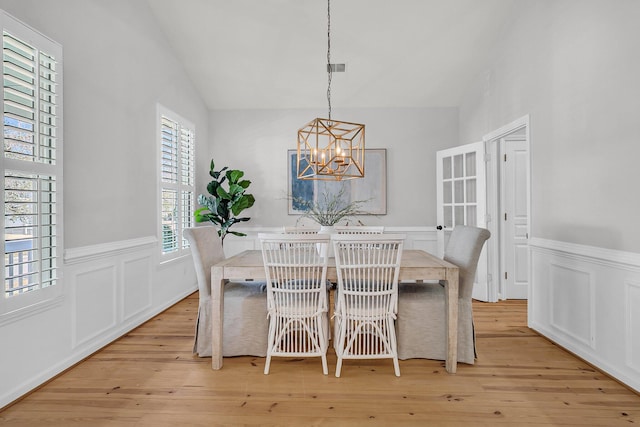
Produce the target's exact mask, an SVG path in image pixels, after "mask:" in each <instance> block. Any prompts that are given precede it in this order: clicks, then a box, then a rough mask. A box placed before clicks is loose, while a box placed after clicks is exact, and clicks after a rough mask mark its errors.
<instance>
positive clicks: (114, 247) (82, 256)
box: [0, 237, 198, 408]
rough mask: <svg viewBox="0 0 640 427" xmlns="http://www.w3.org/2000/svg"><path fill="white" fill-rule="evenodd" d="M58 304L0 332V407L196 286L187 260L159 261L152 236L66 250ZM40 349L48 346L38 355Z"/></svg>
mask: <svg viewBox="0 0 640 427" xmlns="http://www.w3.org/2000/svg"><path fill="white" fill-rule="evenodd" d="M62 282H63V283H62V284H61V285H60V286H63V287H64V288H63V296H62V298H61V301H62V302H61V303H60V304H58V305H56V306H54V307H53V308H50V309H47V310H42V311H40V312H38V313H35V314H33V315H31V316H28V317H27V318H25V319H21V321H20V322H12V323H9V324H6V325H2V326H1V327H0V340H1V341H0V342H2V351H3V357H5V356H6V359H5V360H19V361H20V364H18V365H14V366H13V367H12V368H11V369H10V370H7V371H6V372H5V371H3V372H2V375H1V376H0V377H1V378H2V380H0V384H1V386H0V408H2V407H3V406H5V405H7V404H9V403H11V402H12V401H14V400H16V399H17V398H19V397H20V396H22V395H24V394H25V393H28V392H29V391H30V390H32V389H34V388H35V387H37V386H39V385H40V384H42V383H44V382H46V381H47V380H49V379H50V378H52V377H54V376H55V375H57V374H59V373H60V372H62V371H64V370H65V369H67V368H69V367H70V366H73V365H74V364H75V363H77V362H79V361H81V360H82V359H84V358H85V357H87V356H89V355H90V354H92V353H94V352H95V351H97V350H99V349H100V348H102V347H104V346H105V345H107V344H109V343H110V342H112V341H114V340H116V339H117V338H119V337H121V336H122V335H124V334H126V333H127V332H129V331H130V330H132V329H133V328H135V327H136V326H139V325H140V324H142V323H144V322H145V321H147V320H149V319H150V318H152V317H153V316H155V315H156V314H158V313H160V312H162V311H163V310H165V309H166V308H168V307H170V306H171V305H173V304H175V303H176V302H178V301H180V300H181V299H183V298H184V297H186V296H187V295H189V294H191V293H192V292H194V291H196V290H197V289H198V286H197V281H196V276H195V271H194V268H193V262H192V260H191V257H190V256H185V257H182V258H180V259H176V260H173V261H170V262H166V263H160V262H159V248H158V242H157V239H156V238H155V237H146V238H140V239H132V240H126V241H120V242H113V243H108V244H101V245H94V246H86V247H80V248H71V249H68V250H66V251H65V267H64V280H63V281H62ZM43 349H46V350H45V351H43Z"/></svg>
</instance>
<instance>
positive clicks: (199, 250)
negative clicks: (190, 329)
mask: <svg viewBox="0 0 640 427" xmlns="http://www.w3.org/2000/svg"><path fill="white" fill-rule="evenodd" d="M184 236H185V237H186V238H187V240H188V241H189V245H190V246H191V254H192V257H193V263H194V265H195V268H196V276H197V278H198V290H199V291H200V302H199V305H198V319H197V320H196V331H195V342H194V345H193V352H194V353H195V354H198V356H200V357H211V266H213V265H214V264H217V263H218V262H220V261H223V260H224V259H225V257H224V252H223V250H222V242H221V240H220V237H219V236H218V231H217V230H216V228H215V227H212V226H203V227H193V228H186V229H185V230H184ZM223 334H224V336H223V342H222V355H223V356H224V357H229V356H261V357H263V356H266V355H267V337H268V334H269V321H268V319H267V292H266V284H265V283H264V282H252V281H248V282H228V283H227V284H226V285H225V288H224V332H223Z"/></svg>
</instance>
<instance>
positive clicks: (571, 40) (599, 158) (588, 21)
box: [460, 0, 640, 253]
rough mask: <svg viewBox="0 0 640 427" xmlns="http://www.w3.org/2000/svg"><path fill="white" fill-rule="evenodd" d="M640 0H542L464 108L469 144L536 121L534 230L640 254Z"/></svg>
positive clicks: (523, 15)
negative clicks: (639, 221)
mask: <svg viewBox="0 0 640 427" xmlns="http://www.w3.org/2000/svg"><path fill="white" fill-rule="evenodd" d="M639 22H640V2H638V1H635V0H616V1H604V0H580V1H576V0H537V1H531V2H521V3H520V8H519V13H518V15H517V16H516V18H515V19H514V20H513V22H512V23H511V26H510V27H509V28H507V29H506V31H505V35H504V37H503V38H502V41H501V42H500V43H499V44H497V45H496V46H495V51H494V55H493V61H492V63H491V65H490V66H489V67H488V68H487V69H486V70H485V72H484V73H483V74H482V75H480V76H478V79H477V80H476V82H475V83H474V85H473V86H472V87H471V88H469V90H468V92H467V96H466V97H465V99H464V100H463V102H462V103H461V106H460V140H461V141H460V142H461V143H467V142H473V141H477V140H478V139H479V138H480V137H482V135H484V134H486V133H488V132H490V131H492V130H494V129H497V128H499V127H501V126H503V125H505V124H507V123H509V122H511V121H513V120H515V119H517V118H519V117H521V116H523V115H525V114H530V119H531V154H532V177H533V179H532V199H533V200H532V235H533V236H534V237H539V238H545V239H552V240H559V241H565V242H570V243H577V244H585V245H591V246H598V247H603V248H609V249H618V250H623V251H630V252H636V253H637V252H640V227H639V226H638V224H637V219H638V212H639V211H640V198H639V197H638V190H637V185H638V159H639V158H640V143H639V142H638V135H640V118H639V113H640V79H639V78H638V76H640V55H638V52H640V25H638V23H639Z"/></svg>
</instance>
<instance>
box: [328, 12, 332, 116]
mask: <svg viewBox="0 0 640 427" xmlns="http://www.w3.org/2000/svg"><path fill="white" fill-rule="evenodd" d="M332 71H333V70H332V69H331V0H327V80H328V84H327V102H328V104H329V120H331V76H332Z"/></svg>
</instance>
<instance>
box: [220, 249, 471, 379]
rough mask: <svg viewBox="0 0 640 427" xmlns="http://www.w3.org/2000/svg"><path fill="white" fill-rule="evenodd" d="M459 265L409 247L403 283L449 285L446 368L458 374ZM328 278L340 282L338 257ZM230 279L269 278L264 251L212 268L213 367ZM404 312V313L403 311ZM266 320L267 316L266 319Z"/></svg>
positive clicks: (402, 269)
mask: <svg viewBox="0 0 640 427" xmlns="http://www.w3.org/2000/svg"><path fill="white" fill-rule="evenodd" d="M458 275H459V271H458V267H457V266H456V265H454V264H451V263H450V262H447V261H445V260H443V259H441V258H438V257H437V256H435V255H432V254H430V253H428V252H426V251H423V250H416V249H408V250H404V251H403V253H402V260H401V263H400V273H399V282H405V281H416V282H418V283H420V282H423V281H425V280H429V281H431V280H439V281H442V283H444V286H445V295H446V298H445V304H446V307H445V313H446V315H445V317H446V319H442V321H443V322H446V329H447V334H446V339H447V356H446V360H445V368H446V370H447V372H448V373H450V374H454V373H455V372H456V368H457V360H458ZM327 279H328V280H329V281H331V282H333V283H336V282H337V281H338V276H337V272H336V264H335V258H329V265H328V267H327ZM230 280H266V274H265V269H264V263H263V260H262V251H260V250H247V251H244V252H241V253H239V254H237V255H234V256H231V257H229V258H227V259H225V260H224V261H222V262H219V263H217V264H215V265H214V266H212V267H211V304H212V309H211V322H212V328H211V329H212V340H211V341H212V349H211V355H212V357H211V367H212V369H214V370H218V369H221V368H222V342H223V340H222V337H223V335H222V334H223V321H224V285H225V283H226V282H228V281H230ZM399 315H402V313H399ZM265 321H266V319H265Z"/></svg>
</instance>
